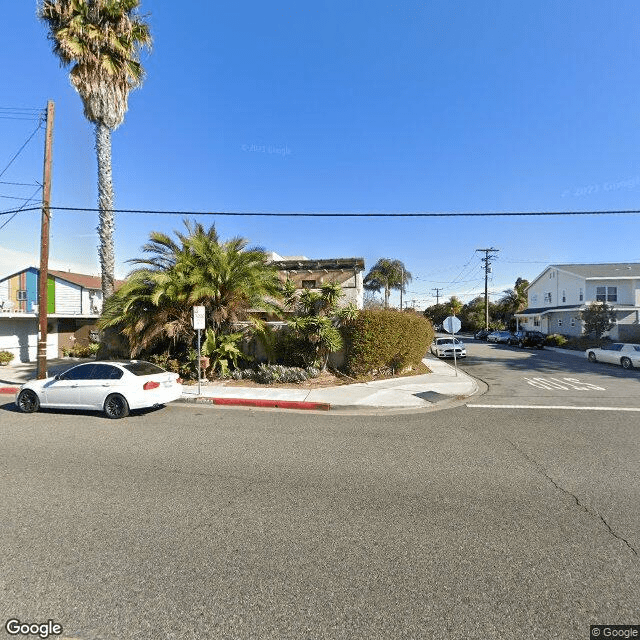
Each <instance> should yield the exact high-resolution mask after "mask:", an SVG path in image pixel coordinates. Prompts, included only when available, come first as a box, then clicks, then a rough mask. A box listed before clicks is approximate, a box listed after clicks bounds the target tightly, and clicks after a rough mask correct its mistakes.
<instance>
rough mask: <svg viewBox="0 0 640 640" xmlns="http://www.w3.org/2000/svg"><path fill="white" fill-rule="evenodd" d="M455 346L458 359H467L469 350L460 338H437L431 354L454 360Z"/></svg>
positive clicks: (432, 345)
mask: <svg viewBox="0 0 640 640" xmlns="http://www.w3.org/2000/svg"><path fill="white" fill-rule="evenodd" d="M454 344H455V350H456V353H455V355H456V358H466V357H467V349H466V347H465V346H464V343H463V342H461V341H460V340H458V338H436V339H435V340H434V341H433V343H432V344H431V353H433V355H434V356H438V358H453V349H454Z"/></svg>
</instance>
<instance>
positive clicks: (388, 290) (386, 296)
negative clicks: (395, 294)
mask: <svg viewBox="0 0 640 640" xmlns="http://www.w3.org/2000/svg"><path fill="white" fill-rule="evenodd" d="M390 293H391V288H390V287H389V285H386V284H385V285H384V308H385V309H388V308H389V294H390Z"/></svg>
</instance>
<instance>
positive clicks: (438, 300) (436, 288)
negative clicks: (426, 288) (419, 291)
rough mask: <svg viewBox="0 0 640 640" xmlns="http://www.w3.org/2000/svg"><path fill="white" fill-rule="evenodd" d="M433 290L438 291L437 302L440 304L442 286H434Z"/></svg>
mask: <svg viewBox="0 0 640 640" xmlns="http://www.w3.org/2000/svg"><path fill="white" fill-rule="evenodd" d="M431 291H435V292H436V304H440V292H441V291H442V287H433V288H432V289H431Z"/></svg>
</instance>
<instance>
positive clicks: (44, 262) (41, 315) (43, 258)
mask: <svg viewBox="0 0 640 640" xmlns="http://www.w3.org/2000/svg"><path fill="white" fill-rule="evenodd" d="M53 113H54V105H53V100H49V102H48V103H47V130H46V133H45V137H44V171H43V181H42V223H41V225H40V274H39V277H38V321H39V325H40V327H39V328H40V331H39V334H38V379H39V380H42V378H46V377H47V307H48V304H49V299H48V296H47V284H48V282H47V281H48V279H49V222H50V221H51V212H50V210H49V206H50V204H51V158H52V147H53Z"/></svg>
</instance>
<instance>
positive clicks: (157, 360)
mask: <svg viewBox="0 0 640 640" xmlns="http://www.w3.org/2000/svg"><path fill="white" fill-rule="evenodd" d="M148 360H149V362H153V364H157V365H158V366H159V367H162V368H163V369H166V370H167V371H172V372H173V373H178V374H179V373H180V363H179V362H178V360H176V359H175V358H172V357H171V356H170V355H169V354H168V353H160V354H154V355H151V356H149V357H148Z"/></svg>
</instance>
